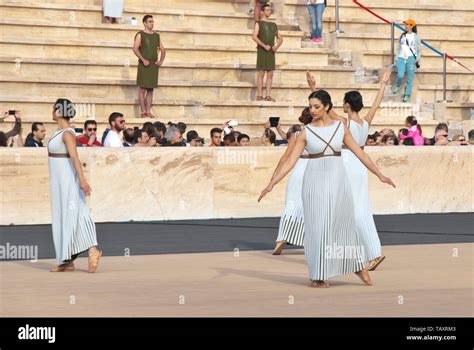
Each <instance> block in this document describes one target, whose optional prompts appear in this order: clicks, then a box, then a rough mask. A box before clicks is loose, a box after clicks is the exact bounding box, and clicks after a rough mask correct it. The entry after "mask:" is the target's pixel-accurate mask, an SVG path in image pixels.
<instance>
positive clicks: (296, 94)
mask: <svg viewBox="0 0 474 350" xmlns="http://www.w3.org/2000/svg"><path fill="white" fill-rule="evenodd" d="M0 81H1V82H2V86H3V89H4V95H5V96H15V95H21V94H26V95H28V96H34V95H39V96H59V95H61V94H64V91H67V95H68V96H69V97H70V98H71V99H75V98H76V97H102V98H108V97H111V96H114V97H118V98H129V99H133V98H135V97H136V95H137V86H136V81H135V79H132V80H127V79H120V80H112V79H107V80H104V79H82V80H81V81H76V80H75V79H70V78H67V77H65V78H63V77H58V78H55V77H51V78H48V79H46V78H40V79H38V78H29V77H17V76H0ZM321 87H322V88H324V89H326V90H328V91H329V92H330V93H331V95H332V98H333V99H334V100H335V101H337V100H342V99H343V96H344V94H345V93H346V92H347V91H349V90H358V91H360V92H361V94H362V95H363V96H364V97H365V99H367V100H368V101H371V100H373V99H374V98H375V96H376V94H377V92H378V90H379V85H378V84H322V85H321ZM388 90H389V88H387V94H388V93H389V91H388ZM156 93H157V94H158V95H159V96H161V97H162V98H164V99H171V100H177V99H182V98H183V96H186V98H188V99H191V100H196V101H207V100H219V99H222V100H226V99H236V100H239V101H250V100H254V99H255V97H256V94H257V88H256V85H255V84H253V83H249V82H244V81H240V82H228V81H175V80H172V81H166V80H160V82H159V88H158V89H157V91H156ZM308 94H309V91H308V86H307V83H306V82H302V83H289V82H288V83H275V84H273V87H272V96H273V97H274V98H275V99H276V100H278V101H283V102H288V103H291V102H292V101H300V102H304V101H306V98H307V96H308ZM447 97H448V99H452V100H454V101H458V102H468V101H471V100H474V89H472V87H471V86H450V87H449V88H448V90H447ZM399 98H401V94H400V96H399ZM412 98H414V99H415V100H416V101H422V102H433V101H436V100H437V99H438V100H439V99H441V98H442V86H440V85H417V86H415V87H414V91H413V93H412Z"/></svg>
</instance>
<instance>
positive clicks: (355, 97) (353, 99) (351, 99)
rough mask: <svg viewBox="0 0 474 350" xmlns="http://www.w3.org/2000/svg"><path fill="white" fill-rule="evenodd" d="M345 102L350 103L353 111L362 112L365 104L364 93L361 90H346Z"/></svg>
mask: <svg viewBox="0 0 474 350" xmlns="http://www.w3.org/2000/svg"><path fill="white" fill-rule="evenodd" d="M344 103H347V104H349V106H351V110H352V111H353V112H360V111H361V110H362V108H363V107H364V104H363V103H362V95H361V94H360V92H359V91H348V92H346V94H345V95H344Z"/></svg>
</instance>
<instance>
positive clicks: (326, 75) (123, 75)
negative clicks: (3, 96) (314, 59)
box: [0, 56, 474, 86]
mask: <svg viewBox="0 0 474 350" xmlns="http://www.w3.org/2000/svg"><path fill="white" fill-rule="evenodd" d="M307 69H309V70H310V71H311V74H312V75H314V77H315V79H316V81H318V82H323V83H340V82H347V83H354V82H359V81H355V74H356V68H355V67H341V66H319V67H318V66H281V67H277V70H276V71H275V72H274V75H273V82H274V83H282V82H300V83H301V82H304V81H305V79H306V70H307ZM449 69H450V70H449V71H448V78H447V79H448V80H447V81H448V86H449V85H453V84H454V85H473V84H474V75H473V74H470V73H469V72H467V71H466V70H465V69H462V68H454V69H453V68H452V67H450V68H449ZM0 71H1V72H2V74H3V75H12V76H23V77H36V78H41V77H45V78H49V77H50V76H51V72H52V71H54V72H55V74H56V75H57V76H66V75H67V76H68V77H69V78H70V79H79V78H80V79H83V78H85V79H92V78H100V79H135V77H136V74H137V62H136V61H132V62H130V65H127V66H125V65H124V64H123V62H118V61H114V60H75V59H64V60H63V59H41V58H31V59H30V58H24V59H20V58H16V57H1V56H0ZM376 75H377V74H375V76H374V73H371V76H373V77H374V79H373V82H378V78H377V77H376ZM160 79H164V80H172V79H174V80H185V81H188V80H223V81H245V82H249V83H254V84H255V83H256V80H257V75H256V69H255V65H239V66H238V67H237V68H236V67H234V65H232V64H209V65H206V64H187V63H177V64H171V63H170V64H167V65H165V66H163V67H162V68H161V70H160ZM442 79H443V77H442V70H437V69H430V68H421V69H420V70H418V71H417V73H416V75H415V84H416V85H418V84H440V83H442Z"/></svg>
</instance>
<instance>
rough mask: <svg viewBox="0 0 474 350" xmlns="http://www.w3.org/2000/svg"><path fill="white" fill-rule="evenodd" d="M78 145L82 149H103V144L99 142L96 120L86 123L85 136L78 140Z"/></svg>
mask: <svg viewBox="0 0 474 350" xmlns="http://www.w3.org/2000/svg"><path fill="white" fill-rule="evenodd" d="M77 143H78V146H82V147H102V144H101V143H100V142H99V141H98V140H97V122H96V121H95V120H86V121H85V123H84V132H83V136H82V137H79V138H78V139H77Z"/></svg>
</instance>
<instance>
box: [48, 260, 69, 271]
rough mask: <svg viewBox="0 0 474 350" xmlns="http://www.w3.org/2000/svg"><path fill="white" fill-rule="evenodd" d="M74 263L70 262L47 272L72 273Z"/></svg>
mask: <svg viewBox="0 0 474 350" xmlns="http://www.w3.org/2000/svg"><path fill="white" fill-rule="evenodd" d="M72 271H74V263H73V262H72V261H70V262H67V263H64V264H61V265H58V266H56V267H53V268H52V269H51V270H49V272H72Z"/></svg>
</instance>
